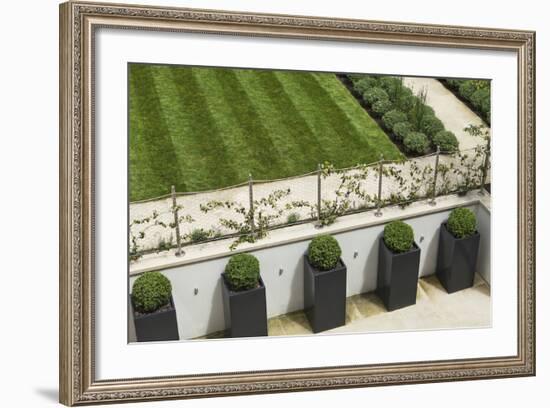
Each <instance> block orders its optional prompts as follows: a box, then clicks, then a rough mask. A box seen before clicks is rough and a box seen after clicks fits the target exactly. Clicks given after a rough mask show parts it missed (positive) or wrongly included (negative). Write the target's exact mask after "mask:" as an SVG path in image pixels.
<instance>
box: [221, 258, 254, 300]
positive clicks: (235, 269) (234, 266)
mask: <svg viewBox="0 0 550 408" xmlns="http://www.w3.org/2000/svg"><path fill="white" fill-rule="evenodd" d="M225 278H226V280H227V283H228V284H229V287H230V288H231V289H232V290H234V291H237V292H238V291H241V290H248V289H252V288H255V287H256V286H258V282H259V281H260V262H259V261H258V259H257V258H256V257H255V256H253V255H250V254H237V255H233V256H232V257H231V258H230V259H229V262H228V263H227V265H226V266H225Z"/></svg>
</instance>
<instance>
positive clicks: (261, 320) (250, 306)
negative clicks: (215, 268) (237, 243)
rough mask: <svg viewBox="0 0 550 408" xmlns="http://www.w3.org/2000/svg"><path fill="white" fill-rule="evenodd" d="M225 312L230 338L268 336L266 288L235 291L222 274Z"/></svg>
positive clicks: (261, 281) (259, 287) (261, 286)
mask: <svg viewBox="0 0 550 408" xmlns="http://www.w3.org/2000/svg"><path fill="white" fill-rule="evenodd" d="M222 293H223V312H224V316H225V324H226V326H227V327H228V328H229V336H230V337H256V336H267V308H266V300H265V286H264V282H263V280H262V278H261V277H260V285H259V286H258V287H257V288H253V289H248V290H243V291H239V292H236V291H233V290H231V289H230V287H229V285H228V284H227V281H226V278H225V274H223V273H222Z"/></svg>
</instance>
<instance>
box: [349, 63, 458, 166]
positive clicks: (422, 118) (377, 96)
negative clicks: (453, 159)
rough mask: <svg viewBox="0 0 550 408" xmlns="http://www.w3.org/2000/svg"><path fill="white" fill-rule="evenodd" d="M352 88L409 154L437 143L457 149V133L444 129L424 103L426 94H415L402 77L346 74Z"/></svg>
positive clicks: (419, 152) (444, 149) (422, 150)
mask: <svg viewBox="0 0 550 408" xmlns="http://www.w3.org/2000/svg"><path fill="white" fill-rule="evenodd" d="M347 78H348V79H349V80H350V81H351V84H352V87H353V90H354V91H355V93H356V94H358V95H360V98H361V99H362V100H363V102H364V103H365V104H367V105H368V106H369V108H370V110H371V111H372V112H373V113H374V115H375V116H377V117H378V118H380V119H381V120H382V124H383V126H384V127H385V128H386V130H387V131H388V132H390V133H391V135H392V136H393V138H394V139H395V140H396V141H397V142H399V143H402V145H403V147H404V149H405V151H406V152H407V153H408V154H410V155H414V156H417V155H422V154H426V153H428V152H429V151H430V150H435V148H436V146H437V145H439V146H440V148H441V150H442V151H454V150H456V149H458V140H457V139H456V136H455V135H454V134H453V133H452V132H449V131H447V130H445V126H444V125H443V123H442V122H441V120H439V119H438V118H437V117H436V116H435V113H434V110H433V109H432V108H431V107H429V106H428V105H426V103H425V100H426V95H425V94H422V93H420V94H418V95H414V94H413V92H412V91H411V90H410V89H409V88H408V87H406V86H405V85H403V80H402V78H398V77H391V76H380V77H379V76H372V75H363V74H352V75H348V76H347Z"/></svg>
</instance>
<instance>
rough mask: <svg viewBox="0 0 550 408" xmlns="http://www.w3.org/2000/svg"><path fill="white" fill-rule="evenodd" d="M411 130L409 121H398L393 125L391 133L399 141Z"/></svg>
mask: <svg viewBox="0 0 550 408" xmlns="http://www.w3.org/2000/svg"><path fill="white" fill-rule="evenodd" d="M411 131H412V125H411V124H410V123H409V122H399V123H396V124H395V125H394V126H393V134H394V135H395V138H396V139H397V140H399V141H403V140H404V139H405V137H406V136H407V135H408V134H409V133H410V132H411Z"/></svg>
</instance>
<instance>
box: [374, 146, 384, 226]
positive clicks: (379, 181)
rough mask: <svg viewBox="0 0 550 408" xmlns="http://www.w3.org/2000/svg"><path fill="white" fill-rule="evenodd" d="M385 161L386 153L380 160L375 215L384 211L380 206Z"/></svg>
mask: <svg viewBox="0 0 550 408" xmlns="http://www.w3.org/2000/svg"><path fill="white" fill-rule="evenodd" d="M383 162H384V155H382V154H381V155H380V161H379V162H378V199H377V204H376V212H375V213H374V215H375V216H377V217H380V216H381V215H382V211H381V210H380V208H381V207H382V171H383V168H382V166H383Z"/></svg>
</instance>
